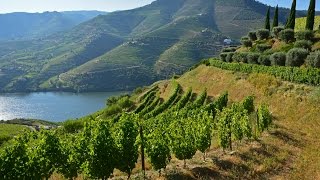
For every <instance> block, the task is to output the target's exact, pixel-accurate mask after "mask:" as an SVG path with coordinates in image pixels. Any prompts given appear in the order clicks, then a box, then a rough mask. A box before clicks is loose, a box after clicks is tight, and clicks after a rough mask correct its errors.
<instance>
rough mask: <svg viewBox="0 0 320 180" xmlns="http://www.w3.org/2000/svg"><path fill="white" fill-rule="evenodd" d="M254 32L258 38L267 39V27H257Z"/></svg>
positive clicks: (268, 34) (268, 32)
mask: <svg viewBox="0 0 320 180" xmlns="http://www.w3.org/2000/svg"><path fill="white" fill-rule="evenodd" d="M256 34H257V38H258V39H259V40H263V39H268V38H269V37H270V31H269V30H268V29H259V30H258V31H257V33H256Z"/></svg>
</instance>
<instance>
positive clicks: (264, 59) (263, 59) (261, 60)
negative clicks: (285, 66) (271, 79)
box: [258, 55, 271, 66]
mask: <svg viewBox="0 0 320 180" xmlns="http://www.w3.org/2000/svg"><path fill="white" fill-rule="evenodd" d="M258 62H259V64H261V65H264V66H270V64H271V62H270V56H269V55H261V56H260V57H259V59H258Z"/></svg>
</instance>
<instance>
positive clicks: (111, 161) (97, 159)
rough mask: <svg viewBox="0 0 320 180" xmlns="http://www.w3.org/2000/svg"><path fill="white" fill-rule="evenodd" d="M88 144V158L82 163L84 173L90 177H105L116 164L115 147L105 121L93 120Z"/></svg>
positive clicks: (107, 176)
mask: <svg viewBox="0 0 320 180" xmlns="http://www.w3.org/2000/svg"><path fill="white" fill-rule="evenodd" d="M93 123H94V126H93V128H92V129H91V131H92V134H91V136H90V137H88V138H90V140H89V146H88V158H87V159H86V161H85V163H84V164H83V166H82V167H83V169H84V173H85V174H86V175H87V176H89V177H90V178H94V179H107V178H109V176H110V175H111V173H112V172H113V170H114V168H115V167H116V166H117V162H118V161H117V158H118V157H117V152H118V150H117V147H116V144H115V140H114V139H113V137H112V134H111V128H110V125H109V124H108V122H106V121H100V120H98V121H96V122H93Z"/></svg>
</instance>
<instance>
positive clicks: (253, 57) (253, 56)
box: [247, 53, 260, 64]
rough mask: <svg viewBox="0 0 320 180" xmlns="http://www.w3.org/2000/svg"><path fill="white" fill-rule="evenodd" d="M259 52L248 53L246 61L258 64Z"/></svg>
mask: <svg viewBox="0 0 320 180" xmlns="http://www.w3.org/2000/svg"><path fill="white" fill-rule="evenodd" d="M259 57H260V54H259V53H249V54H248V56H247V58H248V63H249V64H258V60H259Z"/></svg>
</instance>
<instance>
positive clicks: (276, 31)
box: [272, 26, 284, 38]
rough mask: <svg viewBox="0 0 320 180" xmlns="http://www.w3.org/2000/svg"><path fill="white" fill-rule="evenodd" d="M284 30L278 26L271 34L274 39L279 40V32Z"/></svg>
mask: <svg viewBox="0 0 320 180" xmlns="http://www.w3.org/2000/svg"><path fill="white" fill-rule="evenodd" d="M283 30H284V27H281V26H278V27H274V28H273V30H272V31H273V34H274V36H275V37H276V38H279V36H280V32H281V31H283Z"/></svg>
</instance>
